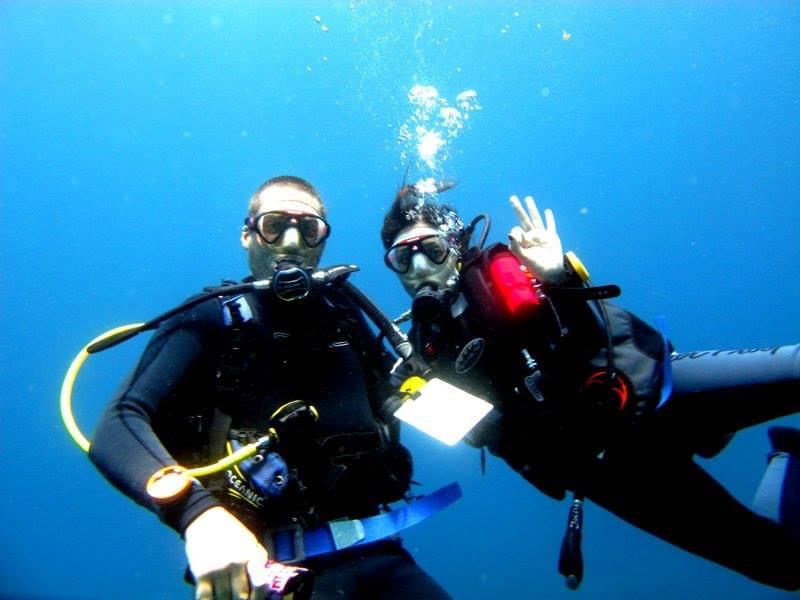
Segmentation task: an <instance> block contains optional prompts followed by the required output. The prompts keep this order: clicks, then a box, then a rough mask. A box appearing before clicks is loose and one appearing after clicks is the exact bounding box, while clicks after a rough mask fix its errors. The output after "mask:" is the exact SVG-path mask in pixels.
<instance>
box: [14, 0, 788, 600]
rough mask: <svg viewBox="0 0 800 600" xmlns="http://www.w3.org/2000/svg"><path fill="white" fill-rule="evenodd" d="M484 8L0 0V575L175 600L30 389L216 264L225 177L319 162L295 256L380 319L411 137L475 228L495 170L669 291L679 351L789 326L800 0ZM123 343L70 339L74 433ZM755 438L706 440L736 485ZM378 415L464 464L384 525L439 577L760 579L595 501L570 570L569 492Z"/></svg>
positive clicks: (243, 195)
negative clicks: (412, 512) (447, 486)
mask: <svg viewBox="0 0 800 600" xmlns="http://www.w3.org/2000/svg"><path fill="white" fill-rule="evenodd" d="M495 4H496V3H492V2H488V1H481V2H479V1H475V2H455V1H454V2H451V3H449V5H448V3H445V2H399V1H397V2H361V1H353V2H347V1H343V2H322V1H320V2H313V3H311V2H289V1H281V2H278V1H275V2H259V3H256V2H236V3H226V4H213V3H196V4H191V5H190V4H189V3H184V2H160V1H152V2H143V3H134V2H127V3H101V2H83V3H79V2H67V1H63V2H49V3H43V2H34V1H31V2H23V1H6V2H3V3H2V4H0V65H1V67H0V68H1V69H2V71H1V72H0V82H1V84H2V90H1V92H0V232H1V233H2V235H0V240H1V241H0V243H1V244H2V246H0V265H1V266H2V268H1V269H0V277H2V290H3V293H2V295H0V303H2V311H1V312H0V318H1V319H2V325H1V326H0V332H1V333H0V349H1V351H2V355H1V356H0V358H1V359H2V360H0V377H2V390H3V392H4V393H3V398H2V400H0V432H2V435H0V457H2V466H3V473H4V474H5V477H4V478H5V482H6V484H5V492H4V493H3V494H2V496H0V514H1V515H3V516H2V528H0V553H2V554H1V555H0V558H2V560H0V596H2V597H9V598H19V597H27V598H65V597H73V598H101V597H120V598H175V597H182V598H189V597H191V593H190V590H189V588H187V587H186V586H185V585H184V584H183V583H182V582H181V573H182V570H183V567H184V558H183V547H182V544H181V542H180V541H179V539H178V538H177V536H176V535H175V534H174V533H172V532H171V531H168V530H167V529H166V528H164V527H162V526H161V525H159V524H158V523H157V522H156V520H155V519H154V518H153V517H152V516H151V515H150V514H149V513H148V512H146V511H144V510H142V509H140V508H138V507H136V506H135V505H134V504H133V503H131V502H130V501H129V500H127V499H126V498H124V497H123V496H121V495H120V494H118V493H117V492H116V491H115V490H113V489H112V488H111V487H110V486H109V485H108V484H107V483H106V482H105V481H104V480H102V479H101V478H100V476H99V475H98V474H97V473H96V472H95V471H94V469H93V468H92V467H91V465H90V464H89V463H88V461H86V460H85V458H84V457H83V456H82V455H81V452H80V451H79V450H78V449H77V447H76V446H74V445H73V444H72V442H71V441H70V440H69V438H68V436H67V435H66V433H65V432H64V430H63V428H62V426H61V422H60V417H59V413H58V390H59V386H60V383H61V378H62V376H63V373H64V371H65V369H66V367H67V365H68V364H69V361H70V360H71V358H72V356H73V355H74V354H75V353H76V352H77V351H78V350H79V349H80V347H81V346H82V345H83V344H84V343H86V342H87V341H88V340H89V339H91V338H92V337H93V336H95V335H97V334H98V333H100V332H102V331H105V330H106V329H108V328H110V327H112V326H115V325H119V324H123V323H128V322H135V321H142V320H146V319H147V318H149V317H151V316H153V315H155V314H157V313H159V312H161V311H162V310H164V309H166V308H168V307H171V306H173V305H174V304H175V303H177V302H178V301H179V300H181V299H182V298H184V297H186V296H188V295H189V294H191V293H193V292H195V291H196V290H198V289H199V288H201V287H202V286H204V285H206V284H209V283H215V282H218V281H219V280H220V279H221V278H223V277H238V276H242V275H243V274H244V273H245V270H246V263H245V261H244V260H243V259H244V256H243V253H242V252H241V250H240V249H239V245H238V240H237V237H238V230H239V226H240V219H241V217H242V216H243V214H244V208H245V203H246V199H247V197H248V196H249V194H250V193H251V192H252V191H253V190H254V189H255V188H256V187H257V186H258V184H259V183H260V182H261V181H262V180H264V179H266V178H268V177H271V176H273V175H277V174H283V173H290V174H295V175H300V176H303V177H306V178H308V179H310V180H311V181H313V182H314V183H315V184H316V185H317V186H318V187H319V189H320V190H321V191H322V193H323V195H324V196H325V198H326V200H327V203H328V210H329V215H330V220H331V222H332V225H333V235H332V238H331V240H330V241H329V243H328V247H327V250H326V256H325V259H324V261H323V262H324V263H326V264H333V263H337V262H355V263H357V264H359V265H361V267H362V269H363V270H362V272H361V273H359V274H357V275H356V276H355V278H354V281H355V282H356V283H357V284H358V285H359V286H360V287H362V289H364V290H365V291H367V292H368V293H370V294H371V296H372V297H373V298H374V299H375V300H376V301H377V302H378V303H379V304H380V305H381V306H383V307H384V308H385V309H386V310H387V311H388V312H389V313H392V314H397V313H399V312H400V311H401V310H403V309H404V308H405V305H406V302H407V298H406V297H405V295H404V293H403V291H402V289H401V287H400V285H399V283H397V282H396V281H395V279H394V277H393V276H392V275H391V274H390V273H389V272H388V271H387V270H386V269H385V268H384V267H383V264H382V260H381V252H382V249H381V245H380V242H379V238H378V229H379V227H380V222H381V219H382V214H383V210H384V209H385V208H386V207H387V206H388V203H389V201H390V200H391V197H392V195H393V193H394V191H395V190H396V188H397V186H398V185H399V184H400V182H401V180H402V178H403V173H404V169H405V166H406V164H407V163H408V162H412V163H413V164H414V166H413V168H412V170H411V174H412V176H414V177H416V176H426V175H439V176H444V175H446V176H451V177H455V178H457V179H458V180H459V185H458V187H457V188H456V190H455V191H453V192H450V194H449V200H450V201H452V202H454V203H455V204H456V205H457V206H458V207H459V209H460V210H461V212H462V214H463V215H464V216H471V215H472V214H475V213H477V212H479V211H489V212H490V213H491V214H492V216H493V218H494V228H493V235H492V239H496V240H501V239H503V238H504V237H505V234H506V232H507V231H508V229H509V227H510V226H511V225H512V224H513V221H512V215H511V213H510V210H509V209H508V206H507V200H506V199H507V197H508V195H509V194H512V193H517V194H527V193H531V194H534V195H536V197H537V200H538V201H539V203H540V205H541V206H543V207H544V206H549V207H552V208H553V209H554V210H555V213H556V218H557V221H558V226H559V231H560V233H561V236H562V239H563V240H564V243H565V246H566V247H567V248H572V249H575V250H577V251H578V252H579V254H580V255H581V257H582V258H583V259H584V261H585V262H586V263H587V264H588V266H589V268H590V269H591V271H592V274H593V278H594V280H595V281H596V282H599V283H607V282H616V283H619V284H620V285H621V286H622V287H623V290H624V295H623V298H622V300H623V302H624V304H625V305H626V306H627V307H629V308H631V309H633V310H635V311H636V312H637V313H639V314H641V315H642V316H644V317H651V316H653V315H656V314H664V315H666V317H667V318H668V320H669V324H670V333H671V336H672V338H673V340H674V342H675V343H676V345H677V347H678V348H679V349H680V350H690V349H709V348H740V347H755V346H765V345H777V344H788V343H794V342H797V341H800V318H798V308H797V307H798V304H799V303H800V281H799V280H798V267H797V265H798V263H799V262H800V249H798V238H799V237H800V236H798V231H800V229H799V228H798V223H797V221H798V216H800V204H798V189H800V165H799V164H798V160H800V150H798V141H799V140H800V68H799V67H800V64H798V63H799V58H800V33H799V32H800V4H798V2H792V1H788V0H786V1H780V2H772V3H766V2H760V1H752V2H744V1H735V2H727V3H722V2H710V1H706V2H700V3H698V2H690V1H684V2H677V3H672V2H671V3H667V2H647V3H645V2H640V3H636V2H592V3H589V2H553V3H539V2H536V3H534V2H505V3H503V4H502V6H501V7H498V6H495ZM315 17H320V18H319V19H315ZM323 26H324V27H323ZM324 29H327V31H325V30H324ZM565 38H567V39H565ZM417 84H421V85H430V86H435V87H436V88H437V89H438V91H439V93H440V94H441V97H442V98H446V99H447V100H448V102H449V104H450V105H451V106H453V105H454V104H455V100H454V99H455V97H456V95H457V94H458V93H459V92H462V91H464V90H470V89H471V90H475V91H476V92H477V94H478V99H479V102H480V105H481V107H482V108H481V109H480V110H475V111H473V112H471V113H470V114H469V118H468V119H467V120H466V121H465V127H464V128H463V129H461V130H460V131H459V135H458V136H457V137H450V138H446V139H445V141H446V142H447V143H446V146H445V147H444V148H443V149H442V153H441V154H440V155H438V157H437V160H438V163H437V165H436V167H437V168H436V169H430V168H429V167H427V166H425V165H424V164H418V161H415V160H413V159H414V158H415V157H414V153H413V149H412V148H410V147H409V146H408V144H403V143H401V142H398V134H399V132H400V131H401V126H402V125H403V124H404V123H409V122H410V121H409V120H410V119H411V118H412V116H413V110H414V107H413V106H412V104H411V103H410V102H409V99H408V92H409V90H410V89H411V88H412V86H414V85H417ZM432 125H435V123H434V124H432ZM445 151H447V152H449V156H448V157H445V155H444V154H443V153H444V152H445ZM409 152H410V154H409ZM404 156H405V159H404V158H403V157H404ZM142 344H143V341H137V342H134V343H130V344H128V345H126V346H125V347H120V348H118V349H116V350H113V351H110V352H108V353H106V354H104V355H102V356H100V357H98V358H95V359H93V360H92V361H91V362H90V363H88V364H87V367H86V368H85V369H84V372H83V373H82V376H81V379H80V381H79V385H78V386H77V389H76V400H75V401H76V415H77V417H78V420H79V422H80V423H81V424H82V426H83V428H84V429H85V430H86V431H87V432H89V431H91V428H92V425H93V423H94V421H95V420H96V419H97V417H98V415H99V413H100V411H101V409H102V407H103V405H104V404H105V402H106V400H107V398H108V396H109V394H110V393H111V391H112V390H113V388H114V386H115V385H116V383H117V382H118V381H119V379H120V378H121V377H122V376H123V374H124V373H125V372H126V370H127V369H128V368H129V367H130V365H131V364H132V362H133V360H135V357H136V355H137V353H138V352H139V351H140V350H141V348H142ZM787 421H788V422H793V423H795V424H797V423H798V419H797V417H793V418H789V419H788V420H787ZM765 433H766V427H759V428H755V429H753V430H751V431H746V432H742V433H741V434H740V435H739V436H737V438H736V440H735V441H734V443H733V444H732V445H731V446H730V447H729V448H728V449H727V450H726V451H725V452H724V453H723V454H722V455H721V456H719V457H718V458H716V459H714V460H712V461H709V462H708V463H707V466H708V468H709V469H710V470H711V471H712V472H713V473H714V474H715V475H716V476H718V477H719V478H720V480H721V481H723V482H724V483H725V484H726V485H727V486H728V487H729V489H730V490H731V491H732V493H734V494H735V495H736V496H737V497H738V498H740V499H741V500H742V501H745V502H749V500H750V499H751V497H752V493H753V491H754V490H755V486H756V484H757V482H758V479H759V477H760V474H761V471H762V468H763V465H764V454H765V452H766V451H767V449H768V448H767V441H766V435H765ZM405 439H406V440H407V442H408V445H409V446H410V447H411V449H412V451H413V452H414V454H415V457H416V464H417V476H416V479H418V480H419V481H421V482H423V483H424V485H425V488H426V489H434V488H435V487H436V486H438V485H440V484H443V483H446V482H448V481H451V480H453V479H457V480H459V481H461V483H462V485H463V487H464V489H465V498H464V499H463V500H462V501H460V502H459V503H458V504H457V505H456V506H454V507H453V508H451V509H449V510H448V511H446V512H445V513H443V514H441V515H438V516H437V517H436V518H433V519H431V520H429V521H428V522H426V523H424V524H422V525H420V526H418V527H417V528H415V529H414V530H412V531H410V532H409V533H408V534H407V536H406V541H407V545H408V547H409V548H410V549H411V550H412V551H413V553H414V554H415V556H416V557H417V559H418V560H419V562H420V563H421V564H422V565H423V566H424V567H425V568H426V569H427V570H428V571H430V572H431V573H432V574H433V575H434V576H435V577H436V578H437V579H438V580H439V581H441V582H442V583H443V584H444V585H445V587H446V588H447V589H448V590H449V591H450V592H451V593H452V594H453V596H454V597H456V598H465V599H472V598H474V599H478V598H487V597H504V598H559V597H570V596H572V597H579V598H585V599H588V598H609V597H613V598H640V597H643V596H645V595H647V596H648V597H650V598H676V597H682V598H703V599H714V598H731V597H736V598H781V597H784V596H786V597H788V594H785V593H782V592H779V591H775V590H772V589H770V588H767V587H765V586H762V585H759V584H755V583H753V582H750V581H749V580H747V579H745V578H744V577H742V576H740V575H738V574H736V573H733V572H729V571H726V570H725V569H723V568H721V567H718V566H716V565H713V564H711V563H708V562H705V561H702V560H700V559H697V558H694V557H692V556H690V555H688V554H686V553H684V552H682V551H679V550H677V549H675V548H673V547H671V546H668V545H666V544H664V543H663V542H660V541H658V540H655V539H653V538H651V537H649V536H647V535H645V534H642V533H640V532H638V531H637V530H635V529H633V528H631V527H629V526H627V525H626V524H624V523H622V522H620V521H619V520H617V519H615V518H614V517H611V516H609V515H607V514H605V513H604V512H603V511H602V510H601V509H599V508H597V507H595V506H591V505H590V506H588V508H587V511H586V512H587V514H586V525H585V534H584V539H585V541H584V555H585V559H586V564H587V576H586V581H585V582H584V584H583V586H582V587H581V589H580V591H578V592H577V593H574V592H569V591H567V590H566V588H565V587H564V584H563V582H562V580H561V578H560V577H559V576H558V574H557V572H556V570H555V564H556V558H557V553H558V546H559V543H560V539H561V535H562V532H563V528H564V525H565V521H566V512H567V503H566V502H563V503H557V502H554V501H552V500H549V499H547V498H545V497H544V496H543V495H542V494H540V493H538V492H537V491H536V490H534V489H533V488H531V487H530V486H529V485H527V484H525V483H524V482H522V481H521V480H520V479H519V478H518V477H517V476H516V475H515V474H513V473H512V472H510V470H509V469H508V468H507V467H506V466H505V465H504V464H503V463H502V462H500V461H498V460H493V459H490V461H489V465H488V473H487V474H486V475H485V476H483V477H482V476H481V475H480V471H479V459H478V454H477V452H476V451H474V450H472V449H469V448H466V447H455V448H446V447H443V446H440V445H438V444H437V443H436V442H432V441H429V440H427V439H425V438H423V437H422V436H421V435H419V434H416V433H415V432H413V431H407V432H406V434H405ZM798 568H800V565H799V566H798Z"/></svg>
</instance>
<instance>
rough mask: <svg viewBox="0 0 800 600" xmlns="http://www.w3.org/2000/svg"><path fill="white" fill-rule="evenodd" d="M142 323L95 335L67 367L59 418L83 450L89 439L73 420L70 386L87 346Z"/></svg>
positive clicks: (84, 358) (87, 449)
mask: <svg viewBox="0 0 800 600" xmlns="http://www.w3.org/2000/svg"><path fill="white" fill-rule="evenodd" d="M143 325H144V323H132V324H130V325H122V326H121V327H115V328H114V329H110V330H108V331H106V332H105V333H104V334H102V335H99V336H97V337H96V338H94V339H93V340H92V341H91V342H89V343H88V344H86V346H84V347H83V348H82V349H81V351H80V352H78V355H77V356H76V357H75V358H74V359H73V360H72V363H71V364H70V365H69V369H67V374H66V375H65V376H64V382H63V383H62V384H61V419H62V420H63V421H64V427H66V428H67V432H69V435H70V436H71V437H72V439H73V440H74V441H75V443H76V444H78V446H79V447H80V449H81V450H83V451H84V452H88V451H89V440H88V439H86V436H85V435H83V433H81V430H80V428H79V427H78V424H77V423H76V422H75V416H74V415H73V414H72V388H73V387H75V379H76V378H77V377H78V372H79V371H80V370H81V367H82V366H83V363H84V362H86V359H87V358H89V351H88V350H87V348H89V346H91V345H92V344H96V343H98V342H102V341H105V340H107V339H109V338H112V337H115V336H118V335H120V334H122V333H127V332H128V331H133V330H134V329H140V328H141V327H142V326H143Z"/></svg>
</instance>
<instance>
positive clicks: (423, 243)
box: [384, 234, 450, 275]
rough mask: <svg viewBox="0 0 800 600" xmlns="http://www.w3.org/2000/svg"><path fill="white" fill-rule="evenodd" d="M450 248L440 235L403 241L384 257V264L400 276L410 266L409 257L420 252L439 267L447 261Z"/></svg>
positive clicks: (390, 249)
mask: <svg viewBox="0 0 800 600" xmlns="http://www.w3.org/2000/svg"><path fill="white" fill-rule="evenodd" d="M449 251H450V247H449V246H448V245H447V241H446V240H445V239H444V238H443V237H442V236H440V235H436V234H433V235H426V236H423V237H419V238H413V239H410V240H404V241H402V242H400V243H399V244H395V245H394V246H392V247H391V248H389V250H387V252H386V254H385V255H384V262H385V263H386V266H388V267H389V268H390V269H391V270H392V271H394V272H396V273H400V274H401V275H403V274H405V273H407V272H408V268H409V267H410V266H411V256H412V255H413V254H414V253H415V252H422V254H424V255H425V256H427V257H428V258H429V259H430V260H431V261H433V263H434V264H437V265H440V264H442V263H443V262H444V261H445V260H446V259H447V254H448V253H449Z"/></svg>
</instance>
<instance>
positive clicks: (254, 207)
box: [247, 175, 327, 219]
mask: <svg viewBox="0 0 800 600" xmlns="http://www.w3.org/2000/svg"><path fill="white" fill-rule="evenodd" d="M276 185H284V186H288V187H293V188H295V189H298V190H302V191H304V192H306V193H308V194H310V195H311V196H313V197H314V199H315V200H316V201H317V203H318V204H319V214H320V216H321V217H322V218H323V219H324V218H325V216H326V213H327V211H326V210H325V203H324V202H323V201H322V196H321V195H320V193H319V192H318V191H317V188H315V187H314V186H313V185H311V182H309V181H306V180H305V179H303V178H302V177H295V176H294V175H278V176H277V177H273V178H271V179H267V180H266V181H265V182H264V183H262V184H261V185H260V186H259V187H258V189H257V190H256V191H255V192H253V195H252V196H250V204H249V205H248V207H247V216H249V217H252V216H254V215H255V214H256V213H257V212H258V209H259V207H260V200H259V196H260V195H261V192H263V191H264V190H265V189H267V188H268V187H272V186H276Z"/></svg>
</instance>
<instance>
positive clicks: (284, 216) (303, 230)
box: [245, 212, 331, 248]
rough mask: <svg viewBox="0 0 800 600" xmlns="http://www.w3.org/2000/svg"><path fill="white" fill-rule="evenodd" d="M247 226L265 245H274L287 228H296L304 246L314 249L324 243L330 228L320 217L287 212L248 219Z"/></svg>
mask: <svg viewBox="0 0 800 600" xmlns="http://www.w3.org/2000/svg"><path fill="white" fill-rule="evenodd" d="M245 223H246V224H247V226H248V227H249V228H250V229H251V230H254V231H256V232H257V233H258V235H260V236H261V239H263V240H264V241H265V242H266V243H267V244H274V243H275V242H277V241H278V239H279V238H280V237H281V236H282V235H283V232H284V231H286V230H287V229H288V228H289V227H296V228H297V230H298V231H299V232H300V235H301V236H302V238H303V241H304V242H305V244H306V246H308V247H309V248H315V247H317V246H319V245H320V244H321V243H322V242H324V241H325V240H326V239H327V237H328V236H329V235H330V233H331V228H330V225H328V223H326V222H325V220H324V219H323V218H322V217H318V216H316V215H305V214H299V213H288V212H266V213H261V214H259V215H256V216H255V217H248V218H247V220H246V221H245Z"/></svg>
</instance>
